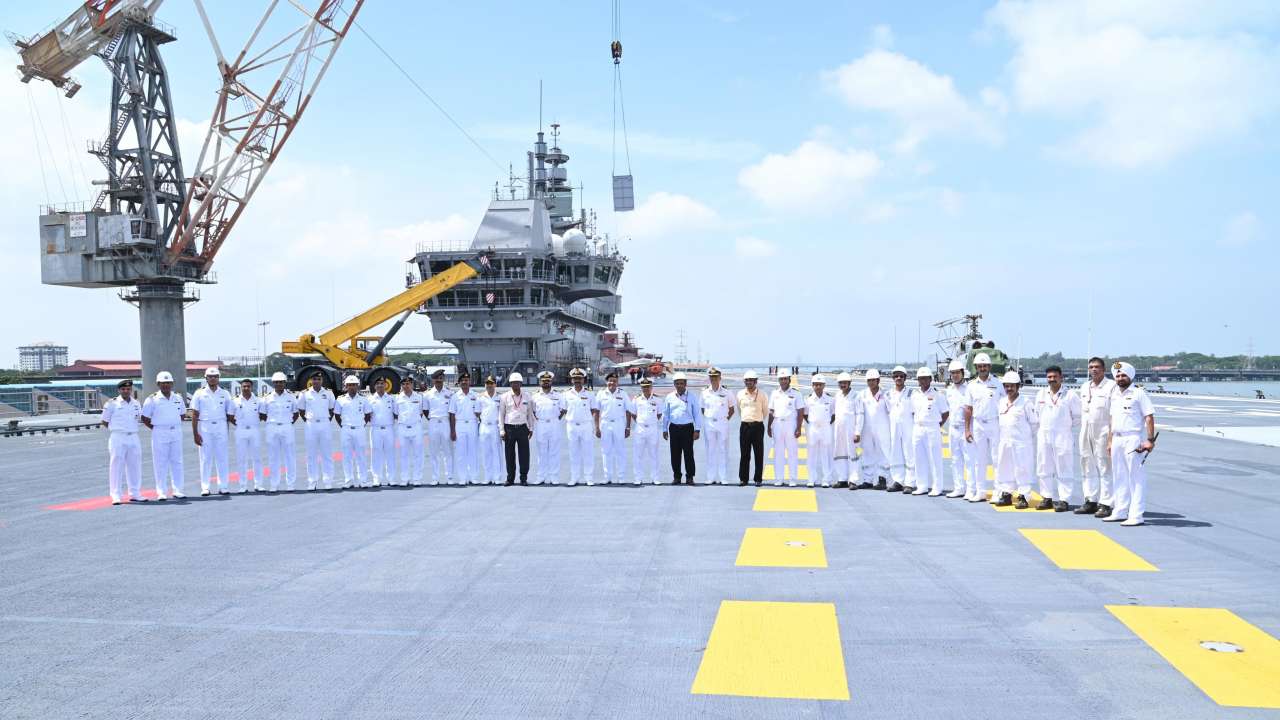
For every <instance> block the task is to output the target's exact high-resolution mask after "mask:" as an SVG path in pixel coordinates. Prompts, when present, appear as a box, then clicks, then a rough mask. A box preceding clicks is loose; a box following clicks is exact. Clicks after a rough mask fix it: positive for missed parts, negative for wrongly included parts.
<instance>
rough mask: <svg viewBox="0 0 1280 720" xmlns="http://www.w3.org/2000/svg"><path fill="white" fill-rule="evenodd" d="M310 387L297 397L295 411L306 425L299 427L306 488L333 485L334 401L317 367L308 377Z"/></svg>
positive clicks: (335, 401)
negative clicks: (303, 454) (304, 456)
mask: <svg viewBox="0 0 1280 720" xmlns="http://www.w3.org/2000/svg"><path fill="white" fill-rule="evenodd" d="M308 382H309V387H307V389H306V390H303V391H302V394H301V395H300V396H299V397H298V412H299V413H301V415H302V418H303V419H304V420H305V421H306V424H305V425H303V426H302V429H303V433H302V441H303V450H304V452H305V455H306V458H307V491H308V492H310V491H313V490H315V489H316V488H317V487H318V486H320V485H324V489H325V490H328V489H329V488H330V487H332V486H333V408H334V406H335V405H336V404H337V400H336V399H335V398H334V397H333V393H332V392H331V391H330V390H329V388H327V387H325V386H324V375H323V374H322V373H321V372H320V371H319V370H317V371H316V372H315V373H313V374H312V375H311V377H310V379H309V380H308Z"/></svg>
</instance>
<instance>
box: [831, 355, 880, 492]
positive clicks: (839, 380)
mask: <svg viewBox="0 0 1280 720" xmlns="http://www.w3.org/2000/svg"><path fill="white" fill-rule="evenodd" d="M836 386H837V388H838V389H837V390H836V394H835V412H836V421H835V424H834V425H833V426H832V435H831V448H832V457H833V459H834V463H833V464H832V473H833V476H834V477H835V485H836V487H840V486H841V485H843V484H846V483H847V484H848V487H849V489H850V490H854V489H857V487H858V475H859V470H858V465H859V463H858V444H857V443H856V442H854V440H853V438H854V436H855V435H857V434H858V415H859V414H860V413H861V412H862V405H861V404H860V403H859V402H858V393H856V392H854V391H853V376H852V375H850V374H849V373H847V372H842V373H840V374H839V375H837V376H836ZM867 487H871V483H867Z"/></svg>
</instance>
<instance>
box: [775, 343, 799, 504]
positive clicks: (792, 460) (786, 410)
mask: <svg viewBox="0 0 1280 720" xmlns="http://www.w3.org/2000/svg"><path fill="white" fill-rule="evenodd" d="M803 425H804V399H803V398H801V397H800V393H798V392H796V389H795V388H793V387H791V371H790V370H787V369H786V368H783V369H781V370H779V371H778V389H777V390H774V391H773V392H771V393H769V422H768V425H767V426H766V427H767V430H768V434H769V438H770V439H771V440H772V442H773V484H774V485H781V484H782V483H783V481H784V480H785V481H786V483H787V484H788V485H791V486H793V487H794V486H795V484H796V480H798V479H799V475H800V457H799V453H798V447H797V446H798V445H799V440H800V432H801V428H802V427H803ZM784 463H785V464H784Z"/></svg>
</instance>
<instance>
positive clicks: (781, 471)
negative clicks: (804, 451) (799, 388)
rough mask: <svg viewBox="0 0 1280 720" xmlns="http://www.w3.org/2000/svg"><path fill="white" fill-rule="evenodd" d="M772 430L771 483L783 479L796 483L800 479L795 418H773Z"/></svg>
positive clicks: (779, 482)
mask: <svg viewBox="0 0 1280 720" xmlns="http://www.w3.org/2000/svg"><path fill="white" fill-rule="evenodd" d="M771 427H772V430H773V438H772V444H773V484H774V485H781V484H782V481H783V480H786V481H787V482H789V483H791V484H792V485H795V484H796V480H798V479H800V454H799V447H798V446H799V443H798V442H797V440H796V420H795V418H782V419H779V418H774V419H773V424H772V426H771Z"/></svg>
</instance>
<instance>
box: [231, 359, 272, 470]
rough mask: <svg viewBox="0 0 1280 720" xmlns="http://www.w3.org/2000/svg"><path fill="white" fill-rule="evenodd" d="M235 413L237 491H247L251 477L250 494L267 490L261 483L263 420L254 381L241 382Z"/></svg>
mask: <svg viewBox="0 0 1280 720" xmlns="http://www.w3.org/2000/svg"><path fill="white" fill-rule="evenodd" d="M234 403H235V413H234V414H233V415H232V416H231V418H230V420H231V424H232V425H235V426H236V462H237V463H239V465H240V492H247V491H248V490H249V479H250V478H253V491H254V492H261V491H263V490H266V489H267V486H266V485H265V484H264V483H263V482H262V457H261V456H262V433H261V430H260V428H261V427H262V421H261V420H259V419H258V416H259V415H260V414H261V412H262V406H261V400H259V398H258V396H257V395H255V394H254V392H253V381H252V380H249V379H248V378H245V379H244V380H241V381H240V393H239V394H238V395H236V397H235V400H234Z"/></svg>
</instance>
